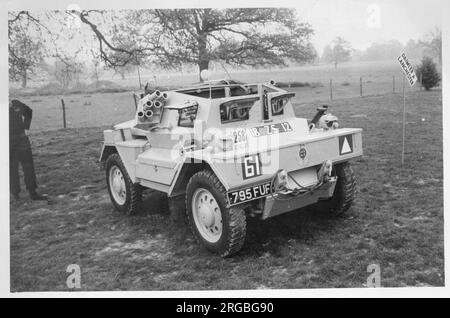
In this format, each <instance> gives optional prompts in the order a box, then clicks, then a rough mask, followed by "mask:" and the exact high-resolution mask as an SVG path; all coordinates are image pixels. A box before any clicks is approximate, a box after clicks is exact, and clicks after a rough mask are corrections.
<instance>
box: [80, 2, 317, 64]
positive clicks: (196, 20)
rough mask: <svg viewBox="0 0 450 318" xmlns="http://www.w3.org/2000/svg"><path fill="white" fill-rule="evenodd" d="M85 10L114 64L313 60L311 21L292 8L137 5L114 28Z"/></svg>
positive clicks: (87, 20)
mask: <svg viewBox="0 0 450 318" xmlns="http://www.w3.org/2000/svg"><path fill="white" fill-rule="evenodd" d="M103 14H104V11H83V12H81V13H80V14H79V16H80V19H81V21H82V22H83V23H85V24H87V25H88V26H90V28H91V30H92V31H93V32H94V34H95V35H96V37H97V39H98V42H99V50H100V56H101V58H102V59H103V60H104V61H105V63H106V64H107V65H109V66H112V67H114V66H124V65H126V64H128V63H131V62H132V61H135V60H136V59H138V60H140V61H143V60H146V61H151V62H153V63H156V64H157V65H159V66H161V67H165V68H177V67H180V66H181V65H183V64H194V65H197V66H198V69H199V71H200V72H201V71H202V70H204V69H208V68H209V64H210V62H211V61H215V60H222V61H225V62H226V63H229V64H238V65H251V66H255V65H286V63H287V61H288V60H293V61H296V62H306V61H311V60H312V59H313V58H314V50H311V45H310V42H309V37H310V35H311V34H312V33H313V31H312V29H311V27H310V26H309V25H308V24H306V23H300V22H298V20H297V18H296V15H295V10H292V9H273V8H265V9H254V8H247V9H224V10H220V9H176V10H137V11H127V12H125V13H124V19H123V20H122V22H121V23H119V24H117V25H115V26H114V27H113V28H112V32H113V34H114V36H108V31H101V30H100V28H99V23H95V22H94V19H97V20H99V15H100V16H101V15H103Z"/></svg>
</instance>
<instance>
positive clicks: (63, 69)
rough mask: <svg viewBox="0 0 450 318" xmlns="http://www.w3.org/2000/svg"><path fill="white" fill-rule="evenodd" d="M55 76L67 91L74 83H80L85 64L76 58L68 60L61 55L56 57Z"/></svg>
mask: <svg viewBox="0 0 450 318" xmlns="http://www.w3.org/2000/svg"><path fill="white" fill-rule="evenodd" d="M54 57H55V58H57V60H56V61H55V64H54V68H53V76H54V77H55V78H56V80H57V81H58V82H60V83H61V86H62V88H64V89H67V88H69V87H70V86H71V84H72V83H79V81H80V76H81V74H82V73H83V64H82V63H80V62H78V61H76V60H75V59H74V58H68V57H64V56H61V55H55V56H54Z"/></svg>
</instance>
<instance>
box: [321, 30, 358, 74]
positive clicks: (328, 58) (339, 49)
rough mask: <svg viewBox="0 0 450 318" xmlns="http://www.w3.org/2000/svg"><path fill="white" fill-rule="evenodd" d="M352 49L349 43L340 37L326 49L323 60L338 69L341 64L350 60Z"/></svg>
mask: <svg viewBox="0 0 450 318" xmlns="http://www.w3.org/2000/svg"><path fill="white" fill-rule="evenodd" d="M351 53H352V47H351V45H350V43H349V42H348V41H346V40H345V39H343V38H342V37H340V36H338V37H336V39H334V40H333V42H332V44H331V45H327V46H326V47H325V48H324V52H323V55H322V60H323V61H325V62H327V63H333V64H334V68H337V66H338V64H339V63H342V62H345V61H348V60H350V57H351Z"/></svg>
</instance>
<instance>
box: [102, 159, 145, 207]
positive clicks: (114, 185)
mask: <svg viewBox="0 0 450 318" xmlns="http://www.w3.org/2000/svg"><path fill="white" fill-rule="evenodd" d="M105 170H106V183H107V185H108V192H109V196H110V197H111V201H112V203H113V204H114V207H115V208H116V209H117V210H118V211H120V212H122V213H124V214H126V215H131V214H134V213H136V212H137V210H138V204H139V202H141V201H142V188H141V186H140V185H138V184H133V182H132V181H131V178H130V176H129V175H128V172H127V170H126V169H125V166H124V165H123V162H122V159H120V156H119V154H117V153H114V154H111V155H110V156H109V157H108V159H106V163H105Z"/></svg>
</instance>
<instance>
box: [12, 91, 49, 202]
mask: <svg viewBox="0 0 450 318" xmlns="http://www.w3.org/2000/svg"><path fill="white" fill-rule="evenodd" d="M32 114H33V111H32V110H31V108H30V107H28V106H27V105H25V104H24V103H22V102H20V101H19V100H17V99H13V100H11V101H10V103H9V187H10V189H9V191H10V193H11V194H12V196H13V198H14V201H18V200H19V199H20V196H19V193H20V180H19V163H20V164H21V165H22V170H23V174H24V181H25V186H26V188H27V190H28V193H29V194H30V198H31V199H32V200H47V197H46V196H43V195H40V194H38V193H37V192H36V188H37V183H36V174H35V172H34V164H33V154H32V153H31V145H30V140H29V139H28V130H29V129H30V125H31V118H32Z"/></svg>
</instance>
